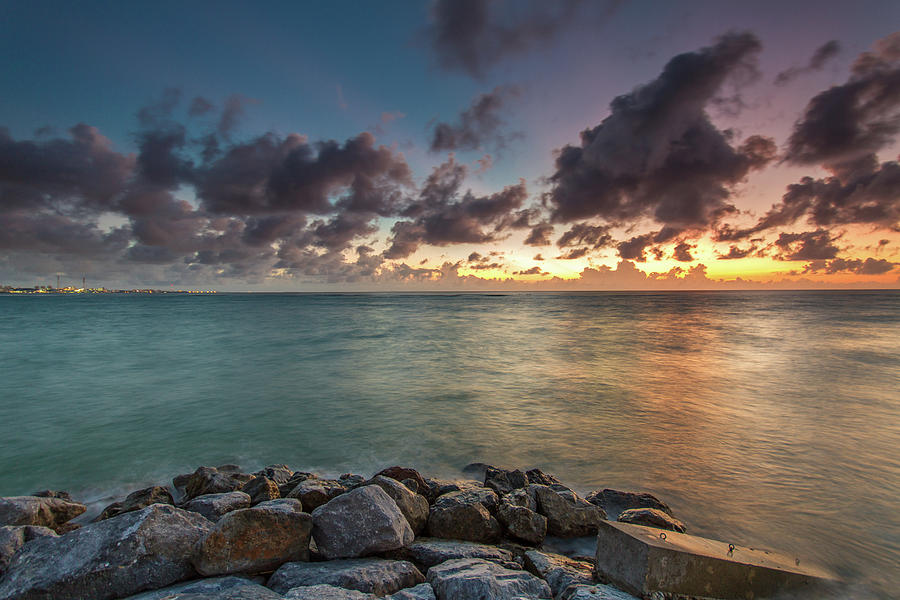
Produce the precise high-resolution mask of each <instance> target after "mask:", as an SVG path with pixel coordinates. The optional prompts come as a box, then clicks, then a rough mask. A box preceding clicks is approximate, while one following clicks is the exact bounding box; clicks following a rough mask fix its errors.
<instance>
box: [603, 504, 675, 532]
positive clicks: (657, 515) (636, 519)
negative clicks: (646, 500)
mask: <svg viewBox="0 0 900 600" xmlns="http://www.w3.org/2000/svg"><path fill="white" fill-rule="evenodd" d="M617 520H618V521H620V522H622V523H633V524H634V525H644V526H646V527H656V528H658V529H668V530H669V531H677V532H678V533H684V532H685V528H684V523H682V522H681V521H679V520H678V519H676V518H675V517H672V516H670V515H667V514H666V513H664V512H663V511H661V510H657V509H655V508H629V509H628V510H626V511H623V512H622V514H620V515H619V518H618V519H617Z"/></svg>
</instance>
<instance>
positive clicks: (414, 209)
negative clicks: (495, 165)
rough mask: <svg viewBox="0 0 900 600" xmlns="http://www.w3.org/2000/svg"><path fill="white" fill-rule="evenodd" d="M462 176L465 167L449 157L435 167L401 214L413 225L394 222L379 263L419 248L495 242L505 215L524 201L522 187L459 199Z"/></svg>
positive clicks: (505, 221) (505, 223)
mask: <svg viewBox="0 0 900 600" xmlns="http://www.w3.org/2000/svg"><path fill="white" fill-rule="evenodd" d="M466 172H467V170H466V167H465V165H462V164H459V163H457V162H456V161H455V159H454V158H453V157H451V158H450V159H449V160H448V161H447V162H445V163H443V164H442V165H439V166H438V167H435V169H434V170H433V171H432V173H431V175H430V176H429V177H428V179H427V180H426V182H425V185H424V187H423V189H422V191H421V193H420V194H419V196H418V198H416V199H415V200H414V201H413V202H411V203H410V204H409V205H408V206H406V207H405V208H404V209H403V211H402V214H403V215H404V216H407V217H414V220H412V221H397V222H396V223H394V226H393V227H392V229H391V233H392V238H391V246H390V248H388V250H387V251H386V252H385V258H405V257H407V256H409V255H410V254H412V253H413V252H415V251H416V250H417V249H418V247H419V246H420V245H421V244H430V245H434V246H446V245H449V244H465V243H484V242H490V241H495V240H497V239H499V235H500V234H501V233H502V231H503V230H505V229H507V228H508V227H510V226H511V225H512V221H510V219H509V216H510V214H511V213H513V212H514V211H516V210H517V209H520V208H521V207H522V204H523V203H524V202H525V200H526V199H527V197H528V191H527V189H526V187H525V182H524V181H520V182H519V183H518V184H516V185H511V186H507V187H506V188H504V189H503V191H501V192H497V193H496V194H490V195H488V196H475V195H474V194H472V193H471V192H466V193H465V194H462V196H460V190H461V187H462V183H463V181H464V179H465V177H466Z"/></svg>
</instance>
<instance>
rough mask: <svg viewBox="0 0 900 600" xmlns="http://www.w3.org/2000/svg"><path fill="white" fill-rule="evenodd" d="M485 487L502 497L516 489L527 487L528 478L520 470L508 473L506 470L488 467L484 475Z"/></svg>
mask: <svg viewBox="0 0 900 600" xmlns="http://www.w3.org/2000/svg"><path fill="white" fill-rule="evenodd" d="M484 485H485V487H489V488H491V489H492V490H494V491H495V492H497V494H499V495H501V496H502V495H503V494H508V493H510V492H511V491H513V490H515V489H520V488H524V487H525V486H527V485H528V477H527V476H526V475H525V473H523V472H522V471H520V470H518V469H515V470H514V471H507V470H506V469H495V468H494V467H488V468H487V470H486V471H485V474H484Z"/></svg>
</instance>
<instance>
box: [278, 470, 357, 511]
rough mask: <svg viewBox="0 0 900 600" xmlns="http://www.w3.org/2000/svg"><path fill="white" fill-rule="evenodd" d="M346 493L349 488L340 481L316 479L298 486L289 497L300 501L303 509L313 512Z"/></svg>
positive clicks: (308, 480)
mask: <svg viewBox="0 0 900 600" xmlns="http://www.w3.org/2000/svg"><path fill="white" fill-rule="evenodd" d="M346 491H347V488H345V487H344V486H343V484H341V482H339V481H335V480H333V479H318V478H315V479H307V480H305V481H302V482H300V483H299V484H297V487H295V488H294V489H293V490H291V492H290V493H289V494H288V495H287V497H288V498H297V499H299V500H300V501H301V502H302V503H303V508H305V509H306V510H310V511H312V510H315V509H317V508H318V507H320V506H322V505H323V504H325V503H326V502H328V501H329V500H331V499H333V498H337V497H338V496H340V495H341V494H343V493H344V492H346Z"/></svg>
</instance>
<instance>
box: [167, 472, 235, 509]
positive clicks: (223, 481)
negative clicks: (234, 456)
mask: <svg viewBox="0 0 900 600" xmlns="http://www.w3.org/2000/svg"><path fill="white" fill-rule="evenodd" d="M234 466H235V465H222V468H226V467H227V469H226V470H225V471H220V470H219V469H217V468H215V467H200V468H198V469H197V470H196V471H194V472H193V473H192V474H191V476H190V477H189V478H187V481H186V482H184V481H183V480H182V481H176V480H177V479H178V478H176V479H175V480H173V481H172V482H173V483H174V484H175V487H176V488H178V487H179V486H178V483H182V482H183V483H184V500H185V501H188V500H192V499H194V498H196V497H197V496H206V495H208V494H224V493H226V492H233V491H236V490H239V489H241V488H242V487H243V486H244V483H246V482H245V481H242V478H241V477H240V475H241V474H240V473H239V472H235V471H234V470H233V469H232V468H231V467H234Z"/></svg>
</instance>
